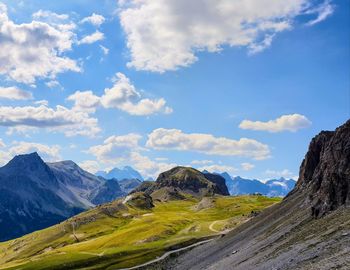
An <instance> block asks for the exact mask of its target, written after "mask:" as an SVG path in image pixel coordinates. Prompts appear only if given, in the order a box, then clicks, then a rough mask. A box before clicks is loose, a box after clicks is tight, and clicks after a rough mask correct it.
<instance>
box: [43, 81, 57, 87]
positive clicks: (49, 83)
mask: <svg viewBox="0 0 350 270" xmlns="http://www.w3.org/2000/svg"><path fill="white" fill-rule="evenodd" d="M45 84H46V86H47V87H49V88H56V87H60V88H61V84H60V83H59V82H58V81H57V80H52V81H48V82H46V83H45Z"/></svg>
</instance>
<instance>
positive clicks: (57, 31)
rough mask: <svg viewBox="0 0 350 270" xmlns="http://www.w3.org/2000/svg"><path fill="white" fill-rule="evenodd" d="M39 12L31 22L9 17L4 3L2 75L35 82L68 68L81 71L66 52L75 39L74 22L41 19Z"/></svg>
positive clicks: (0, 36) (0, 42) (0, 33)
mask: <svg viewBox="0 0 350 270" xmlns="http://www.w3.org/2000/svg"><path fill="white" fill-rule="evenodd" d="M43 16H44V14H43V11H41V14H36V15H35V16H34V17H35V18H34V20H33V21H32V22H30V23H23V24H16V23H15V22H13V21H12V20H10V19H9V17H8V14H7V7H6V5H4V4H2V3H0V25H1V27H0V47H1V50H0V75H5V76H6V77H7V78H8V79H11V80H14V81H17V82H21V83H26V84H33V83H35V81H36V79H38V78H51V79H53V78H55V77H56V75H57V74H59V73H62V72H66V71H75V72H79V71H80V67H79V66H78V64H77V62H76V61H75V60H73V59H70V58H69V57H66V56H65V55H64V53H65V52H67V51H69V50H71V48H72V43H73V41H74V36H75V34H74V32H73V31H72V29H73V28H74V25H72V24H68V23H61V24H59V23H57V22H55V23H53V22H47V21H40V20H39V19H40V17H43Z"/></svg>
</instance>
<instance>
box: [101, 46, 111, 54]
mask: <svg viewBox="0 0 350 270" xmlns="http://www.w3.org/2000/svg"><path fill="white" fill-rule="evenodd" d="M100 48H101V50H102V53H103V54H104V55H108V54H109V49H108V48H106V47H105V46H102V45H100Z"/></svg>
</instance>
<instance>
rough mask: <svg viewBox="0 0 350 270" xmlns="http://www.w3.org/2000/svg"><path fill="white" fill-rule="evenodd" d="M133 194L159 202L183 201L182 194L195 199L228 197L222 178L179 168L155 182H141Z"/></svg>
mask: <svg viewBox="0 0 350 270" xmlns="http://www.w3.org/2000/svg"><path fill="white" fill-rule="evenodd" d="M134 192H145V193H146V194H149V195H151V196H155V199H157V200H161V201H164V200H166V199H169V200H171V199H176V198H177V199H183V198H184V194H188V195H191V196H195V197H204V196H213V195H229V193H228V190H227V187H226V184H225V179H224V178H223V177H221V176H219V175H214V174H210V173H201V172H200V171H197V170H196V169H193V168H189V167H180V166H179V167H175V168H173V169H171V170H168V171H166V172H163V173H161V174H160V175H159V176H158V178H157V180H156V181H155V182H152V181H145V182H143V183H142V184H141V185H140V186H139V187H138V188H136V189H135V190H134V191H132V193H134Z"/></svg>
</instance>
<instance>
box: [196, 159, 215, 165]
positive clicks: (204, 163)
mask: <svg viewBox="0 0 350 270" xmlns="http://www.w3.org/2000/svg"><path fill="white" fill-rule="evenodd" d="M212 163H214V161H212V160H193V161H192V162H191V164H193V165H208V164H212Z"/></svg>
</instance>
